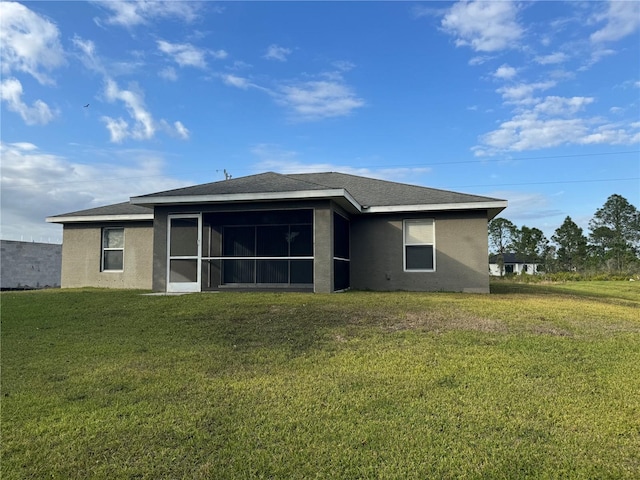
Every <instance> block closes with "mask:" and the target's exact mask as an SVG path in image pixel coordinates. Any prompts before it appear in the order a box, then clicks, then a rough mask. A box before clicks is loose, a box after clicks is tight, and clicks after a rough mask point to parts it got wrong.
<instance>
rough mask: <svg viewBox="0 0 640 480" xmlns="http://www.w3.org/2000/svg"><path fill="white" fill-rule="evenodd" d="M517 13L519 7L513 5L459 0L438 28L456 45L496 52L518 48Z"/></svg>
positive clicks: (519, 34) (520, 34) (520, 33)
mask: <svg viewBox="0 0 640 480" xmlns="http://www.w3.org/2000/svg"><path fill="white" fill-rule="evenodd" d="M517 13H518V7H517V5H516V4H515V3H512V2H484V1H471V2H469V1H460V2H458V3H456V4H455V5H453V7H451V9H450V10H449V11H448V12H447V14H446V15H445V16H444V18H443V19H442V22H441V25H442V28H443V29H444V31H445V32H447V33H449V34H450V35H452V36H454V37H455V38H456V41H455V43H456V46H470V47H471V48H472V49H473V50H475V51H477V52H495V51H498V50H504V49H509V48H513V47H514V46H516V45H517V43H518V40H519V39H520V37H521V36H522V34H523V29H522V27H521V26H520V25H519V24H518V21H517V18H516V17H517Z"/></svg>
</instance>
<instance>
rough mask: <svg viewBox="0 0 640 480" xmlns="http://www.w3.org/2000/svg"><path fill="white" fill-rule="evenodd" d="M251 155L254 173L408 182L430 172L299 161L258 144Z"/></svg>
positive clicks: (294, 155)
mask: <svg viewBox="0 0 640 480" xmlns="http://www.w3.org/2000/svg"><path fill="white" fill-rule="evenodd" d="M251 153H252V154H253V155H255V156H256V157H257V158H258V162H257V163H256V164H255V165H254V167H255V170H256V172H264V171H274V172H278V173H284V174H287V173H314V172H341V173H348V174H351V175H360V176H365V177H370V178H379V179H382V180H394V181H403V180H404V181H408V180H413V181H414V182H415V177H416V176H417V175H424V174H426V173H429V172H430V171H431V169H430V168H426V167H420V168H402V167H399V168H382V169H375V168H374V169H372V168H366V167H352V166H349V165H338V164H335V163H326V162H322V163H313V162H308V161H302V160H300V159H299V158H298V157H299V154H298V152H295V151H291V150H284V149H282V148H280V147H279V146H277V145H272V144H266V143H262V144H258V145H255V146H254V147H253V148H251Z"/></svg>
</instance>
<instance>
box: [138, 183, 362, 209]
mask: <svg viewBox="0 0 640 480" xmlns="http://www.w3.org/2000/svg"><path fill="white" fill-rule="evenodd" d="M335 197H344V198H345V199H346V200H347V201H348V202H349V203H350V204H351V205H352V206H353V207H354V208H355V209H356V210H358V212H361V211H362V206H361V205H360V204H359V203H358V202H357V201H356V200H355V199H354V198H353V197H352V196H351V194H350V193H349V192H347V191H346V190H345V189H344V188H332V189H326V190H296V191H292V192H259V193H224V194H219V195H175V196H173V195H167V196H158V197H147V196H141V197H131V199H130V203H131V204H132V205H163V204H172V205H178V204H184V203H188V204H197V203H225V202H259V201H273V200H300V199H304V200H315V199H326V198H335Z"/></svg>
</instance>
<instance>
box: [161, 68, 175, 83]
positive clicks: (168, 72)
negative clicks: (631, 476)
mask: <svg viewBox="0 0 640 480" xmlns="http://www.w3.org/2000/svg"><path fill="white" fill-rule="evenodd" d="M158 75H159V76H160V77H161V78H164V79H165V80H169V81H170V82H175V81H176V80H178V74H177V73H176V69H175V68H173V67H166V68H163V69H162V70H160V71H159V72H158Z"/></svg>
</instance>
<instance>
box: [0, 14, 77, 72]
mask: <svg viewBox="0 0 640 480" xmlns="http://www.w3.org/2000/svg"><path fill="white" fill-rule="evenodd" d="M0 17H2V21H0V44H2V48H1V49H0V52H1V54H0V64H1V65H2V74H3V75H5V76H6V75H10V74H12V73H14V74H15V72H23V73H28V74H29V75H31V76H32V77H34V78H35V79H36V80H38V82H40V83H41V84H53V83H54V82H53V80H52V79H51V78H50V77H49V74H48V73H46V72H50V71H52V70H53V69H55V68H57V67H60V66H61V65H64V64H65V57H64V51H63V49H62V45H61V44H60V38H59V37H60V32H59V31H58V27H57V26H56V25H55V24H53V23H52V22H50V21H49V20H47V19H45V18H43V17H41V16H39V15H38V14H36V13H34V12H33V11H31V10H29V9H28V8H27V7H25V6H24V5H21V4H19V3H15V2H0Z"/></svg>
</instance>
